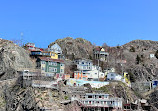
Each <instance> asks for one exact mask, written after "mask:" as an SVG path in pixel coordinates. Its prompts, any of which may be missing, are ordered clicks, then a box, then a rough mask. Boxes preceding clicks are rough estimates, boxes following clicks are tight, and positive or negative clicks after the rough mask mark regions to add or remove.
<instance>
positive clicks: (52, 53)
mask: <svg viewBox="0 0 158 111" xmlns="http://www.w3.org/2000/svg"><path fill="white" fill-rule="evenodd" d="M49 53H50V56H51V58H52V59H58V54H57V53H55V52H49Z"/></svg>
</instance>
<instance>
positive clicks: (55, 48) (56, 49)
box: [48, 43, 63, 59]
mask: <svg viewBox="0 0 158 111" xmlns="http://www.w3.org/2000/svg"><path fill="white" fill-rule="evenodd" d="M48 51H50V52H55V53H56V54H58V59H62V58H63V54H62V49H61V47H60V46H59V45H58V44H57V43H55V44H54V45H52V46H48Z"/></svg>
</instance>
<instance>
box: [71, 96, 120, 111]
mask: <svg viewBox="0 0 158 111" xmlns="http://www.w3.org/2000/svg"><path fill="white" fill-rule="evenodd" d="M72 100H77V101H78V102H79V105H80V106H81V107H82V108H91V109H92V110H98V108H99V109H101V108H102V109H103V110H111V109H117V110H119V109H122V99H121V98H118V97H112V96H111V95H109V94H104V93H86V94H84V95H81V96H80V97H78V96H76V97H72Z"/></svg>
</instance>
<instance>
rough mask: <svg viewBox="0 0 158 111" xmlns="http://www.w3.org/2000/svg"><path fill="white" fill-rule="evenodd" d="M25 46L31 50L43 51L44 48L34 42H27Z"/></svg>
mask: <svg viewBox="0 0 158 111" xmlns="http://www.w3.org/2000/svg"><path fill="white" fill-rule="evenodd" d="M24 47H25V49H26V50H29V51H43V49H42V48H37V47H35V44H34V43H27V44H25V46H24Z"/></svg>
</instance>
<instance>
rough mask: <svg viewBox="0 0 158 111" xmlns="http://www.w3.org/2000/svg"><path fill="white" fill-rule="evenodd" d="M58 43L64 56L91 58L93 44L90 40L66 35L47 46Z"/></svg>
mask: <svg viewBox="0 0 158 111" xmlns="http://www.w3.org/2000/svg"><path fill="white" fill-rule="evenodd" d="M55 43H58V44H59V45H60V47H61V48H62V50H63V54H64V56H65V58H69V59H74V58H87V59H88V58H92V52H93V45H92V44H91V42H89V41H87V40H85V39H82V38H76V39H73V38H71V37H67V38H64V39H58V40H56V41H55V42H52V43H51V44H50V45H49V46H51V45H53V44H55Z"/></svg>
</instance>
